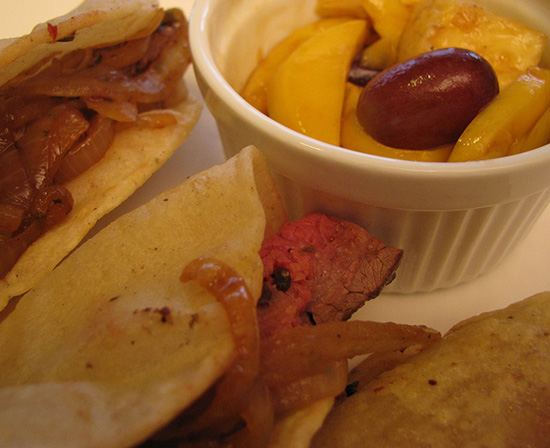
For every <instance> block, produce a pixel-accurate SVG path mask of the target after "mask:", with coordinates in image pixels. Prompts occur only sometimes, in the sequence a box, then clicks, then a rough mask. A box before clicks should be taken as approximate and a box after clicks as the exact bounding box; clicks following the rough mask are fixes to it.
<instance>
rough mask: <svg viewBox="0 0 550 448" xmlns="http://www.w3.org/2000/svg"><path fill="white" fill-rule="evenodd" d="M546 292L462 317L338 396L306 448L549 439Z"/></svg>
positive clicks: (549, 299)
mask: <svg viewBox="0 0 550 448" xmlns="http://www.w3.org/2000/svg"><path fill="white" fill-rule="evenodd" d="M549 370H550V292H546V293H541V294H538V295H535V296H533V297H530V298H528V299H525V300H523V301H521V302H518V303H516V304H513V305H511V306H509V307H507V308H505V309H503V310H499V311H494V312H491V313H485V314H482V315H480V316H478V317H474V318H471V319H468V320H466V321H464V322H462V323H460V324H458V325H457V326H456V327H455V328H453V329H452V330H451V331H449V332H448V334H447V335H446V336H445V337H444V338H443V339H442V340H441V341H440V342H438V343H436V344H433V345H432V346H429V347H428V348H427V349H425V350H424V351H423V352H421V353H420V354H418V355H416V356H414V357H413V358H411V360H410V361H408V362H406V363H404V364H401V365H400V366H398V367H396V368H395V369H393V370H391V371H388V372H386V373H384V374H382V375H381V376H380V377H379V378H378V379H376V380H374V381H373V382H371V383H369V384H368V385H366V386H365V387H363V388H362V389H361V390H360V391H359V392H357V393H356V394H355V395H352V396H351V397H349V398H346V399H345V400H343V401H342V402H340V403H339V404H338V405H337V406H336V407H335V408H334V409H333V411H332V412H331V414H330V415H329V417H328V418H327V420H326V422H325V424H324V426H323V427H322V429H321V430H320V432H319V433H318V434H317V435H316V436H315V439H314V443H313V444H312V446H314V447H329V446H330V447H334V446H338V447H356V446H375V447H395V446H407V447H464V446H472V447H473V446H475V447H496V446H500V447H502V446H517V447H519V446H523V447H525V446H530V447H542V446H548V440H550V375H548V371H549Z"/></svg>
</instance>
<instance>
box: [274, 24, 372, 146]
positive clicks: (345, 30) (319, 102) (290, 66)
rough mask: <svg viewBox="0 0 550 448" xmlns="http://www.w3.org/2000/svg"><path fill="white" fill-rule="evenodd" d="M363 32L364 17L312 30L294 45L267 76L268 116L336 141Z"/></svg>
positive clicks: (364, 32) (363, 35) (365, 26)
mask: <svg viewBox="0 0 550 448" xmlns="http://www.w3.org/2000/svg"><path fill="white" fill-rule="evenodd" d="M366 33H367V24H366V22H365V21H364V20H350V21H346V22H344V23H342V24H337V25H334V26H331V27H329V28H327V29H324V30H322V31H321V32H318V33H315V34H314V35H313V36H311V37H310V38H309V39H308V40H307V41H305V42H304V43H302V44H301V45H300V46H299V47H298V48H296V49H295V50H294V51H293V52H292V53H291V54H290V55H289V56H288V57H287V58H286V59H285V60H284V61H283V62H282V63H281V64H280V65H279V67H278V68H277V70H275V72H274V73H273V74H272V76H271V79H270V81H269V85H268V88H267V109H268V111H269V116H270V117H272V118H273V119H274V120H276V121H278V122H279V123H282V124H284V125H285V126H287V127H289V128H291V129H294V130H295V131H298V132H301V133H302V134H306V135H309V136H311V137H314V138H317V139H319V140H322V141H325V142H327V143H332V144H334V145H338V144H339V142H340V117H341V114H342V104H343V102H344V91H345V82H346V78H347V76H348V71H349V67H350V64H351V61H352V60H353V58H354V57H355V55H356V54H357V52H358V51H359V49H360V48H361V46H362V43H363V41H364V39H365V36H366ZM319 111H323V112H322V113H319Z"/></svg>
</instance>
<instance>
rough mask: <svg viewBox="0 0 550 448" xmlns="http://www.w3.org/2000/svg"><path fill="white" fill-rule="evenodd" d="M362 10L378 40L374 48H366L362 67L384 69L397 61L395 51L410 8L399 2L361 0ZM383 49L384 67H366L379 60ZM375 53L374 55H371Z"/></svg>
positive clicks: (398, 0) (394, 0)
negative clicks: (366, 15)
mask: <svg viewBox="0 0 550 448" xmlns="http://www.w3.org/2000/svg"><path fill="white" fill-rule="evenodd" d="M361 3H362V5H363V8H364V9H365V11H366V12H367V14H368V15H369V17H370V18H371V20H372V24H373V27H374V29H375V30H376V32H377V33H378V35H379V36H380V40H379V41H378V42H377V43H376V44H375V45H374V46H368V47H366V48H365V51H364V53H363V55H362V58H361V59H362V61H361V63H362V65H363V66H365V67H369V68H378V69H384V68H387V67H389V66H390V65H392V64H393V63H395V62H396V60H397V49H398V45H399V41H400V39H401V34H402V32H403V29H404V28H405V25H406V23H407V21H408V19H409V17H410V15H411V12H412V6H414V2H410V3H411V4H410V5H407V4H404V3H403V2H402V1H401V0H361ZM380 49H383V53H384V54H385V58H386V60H385V62H384V64H385V65H384V66H382V67H380V66H371V65H368V64H370V63H371V61H372V60H379V55H380V54H381V52H380ZM371 53H375V54H376V56H375V55H371Z"/></svg>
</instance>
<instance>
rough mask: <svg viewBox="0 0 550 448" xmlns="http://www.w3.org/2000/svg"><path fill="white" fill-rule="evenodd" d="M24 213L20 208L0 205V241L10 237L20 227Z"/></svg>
mask: <svg viewBox="0 0 550 448" xmlns="http://www.w3.org/2000/svg"><path fill="white" fill-rule="evenodd" d="M24 213H25V210H24V209H22V208H21V207H17V206H16V205H11V204H1V203H0V240H2V239H6V238H7V237H9V236H11V235H12V234H13V233H14V232H15V231H16V230H17V229H18V228H19V226H21V223H22V222H23V215H24Z"/></svg>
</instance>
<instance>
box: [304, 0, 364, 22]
mask: <svg viewBox="0 0 550 448" xmlns="http://www.w3.org/2000/svg"><path fill="white" fill-rule="evenodd" d="M361 2H362V0H317V6H316V7H315V12H316V14H317V15H318V16H320V17H336V16H346V17H355V18H357V19H366V18H367V12H366V11H365V9H364V8H363V5H362V4H361Z"/></svg>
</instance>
